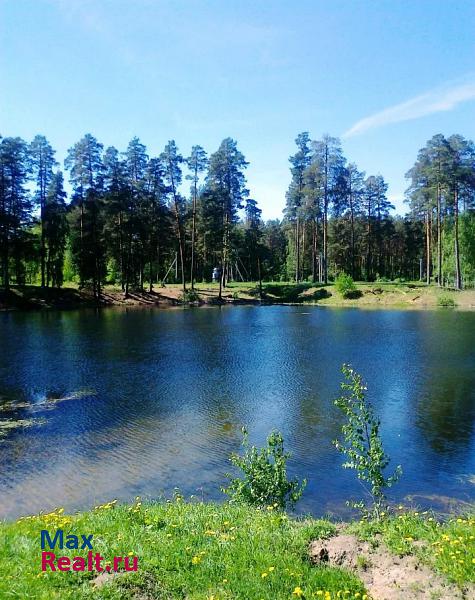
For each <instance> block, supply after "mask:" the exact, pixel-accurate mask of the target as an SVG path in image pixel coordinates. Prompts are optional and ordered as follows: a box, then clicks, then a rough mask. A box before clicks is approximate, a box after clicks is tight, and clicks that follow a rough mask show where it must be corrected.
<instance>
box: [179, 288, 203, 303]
mask: <svg viewBox="0 0 475 600" xmlns="http://www.w3.org/2000/svg"><path fill="white" fill-rule="evenodd" d="M199 299H200V296H199V294H198V292H197V291H196V290H186V292H183V293H182V294H181V296H180V301H181V302H183V304H188V303H190V302H199Z"/></svg>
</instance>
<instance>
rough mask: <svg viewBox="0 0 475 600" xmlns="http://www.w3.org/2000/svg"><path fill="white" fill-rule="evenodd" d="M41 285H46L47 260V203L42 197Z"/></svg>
mask: <svg viewBox="0 0 475 600" xmlns="http://www.w3.org/2000/svg"><path fill="white" fill-rule="evenodd" d="M40 220H41V251H40V252H41V257H40V259H41V287H42V288H44V287H45V262H46V235H45V203H44V199H43V198H41V210H40Z"/></svg>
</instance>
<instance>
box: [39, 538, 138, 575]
mask: <svg viewBox="0 0 475 600" xmlns="http://www.w3.org/2000/svg"><path fill="white" fill-rule="evenodd" d="M93 538H94V536H93V535H92V534H89V535H87V534H80V535H75V534H68V535H65V534H64V531H63V530H62V529H58V530H57V531H56V532H55V533H54V534H51V533H50V532H49V531H47V530H46V529H42V530H41V549H42V550H43V552H42V553H41V570H42V571H48V570H50V571H97V572H98V573H102V572H103V571H107V572H111V571H112V572H116V571H119V570H121V569H123V570H125V571H137V568H138V557H137V556H133V555H132V553H131V552H130V553H129V555H128V556H114V557H112V560H109V561H106V559H105V557H104V556H101V554H100V553H99V552H95V553H94V551H93V542H92V540H93ZM46 548H49V549H50V550H55V552H50V551H45V549H46ZM64 548H66V549H67V550H79V551H87V554H86V556H73V557H70V556H61V555H59V553H58V554H56V552H57V551H58V550H63V549H64Z"/></svg>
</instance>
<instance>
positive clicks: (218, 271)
mask: <svg viewBox="0 0 475 600" xmlns="http://www.w3.org/2000/svg"><path fill="white" fill-rule="evenodd" d="M211 279H212V281H213V283H218V281H219V280H220V279H221V269H220V268H219V267H214V269H213V273H212V275H211Z"/></svg>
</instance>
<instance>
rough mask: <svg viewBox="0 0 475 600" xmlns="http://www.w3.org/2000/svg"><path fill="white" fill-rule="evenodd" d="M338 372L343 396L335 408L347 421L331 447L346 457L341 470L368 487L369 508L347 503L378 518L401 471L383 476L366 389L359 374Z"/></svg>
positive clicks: (380, 448) (345, 367)
mask: <svg viewBox="0 0 475 600" xmlns="http://www.w3.org/2000/svg"><path fill="white" fill-rule="evenodd" d="M342 372H343V375H344V377H345V380H346V381H343V382H342V384H341V389H342V390H343V391H344V392H346V393H345V394H344V395H343V396H341V397H340V398H337V399H336V400H335V406H337V407H338V408H339V409H340V410H341V411H342V412H343V414H344V415H345V416H346V419H347V420H346V423H345V424H344V425H343V426H342V428H341V430H342V433H343V438H344V441H343V442H340V441H338V440H335V441H334V442H333V444H334V445H335V447H336V448H337V450H339V451H340V452H342V453H343V454H344V455H345V456H346V457H347V462H345V463H344V464H343V468H345V469H355V470H356V472H357V477H358V479H359V480H360V481H361V482H367V484H369V487H367V488H366V486H365V484H364V483H363V486H364V487H365V488H366V491H367V492H368V495H369V496H370V498H371V501H372V506H371V507H370V508H368V507H367V505H366V503H365V502H364V501H360V502H348V504H349V505H351V506H353V508H358V509H360V510H361V511H362V513H363V514H364V515H366V516H372V517H374V518H376V519H378V518H379V517H380V516H383V513H385V512H386V511H387V509H388V507H387V504H386V495H385V490H386V488H389V487H391V486H392V485H393V484H394V483H396V482H397V480H398V479H399V477H400V476H401V473H402V469H401V467H400V466H397V467H396V469H395V470H394V472H393V474H392V475H389V476H386V475H385V470H386V468H387V466H388V465H389V462H390V461H389V456H388V455H387V454H386V453H385V451H384V448H383V442H382V440H381V435H380V433H379V427H380V421H379V419H378V418H377V417H376V416H375V414H374V412H373V407H372V406H371V404H370V403H369V402H368V401H367V400H366V396H365V392H366V390H367V387H366V385H365V384H364V383H363V380H362V378H361V375H359V374H358V373H356V371H354V370H353V369H352V368H351V367H350V366H349V365H343V367H342Z"/></svg>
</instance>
